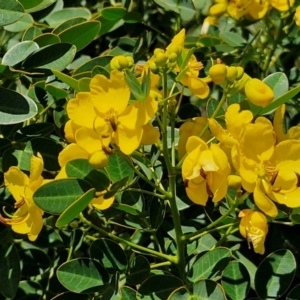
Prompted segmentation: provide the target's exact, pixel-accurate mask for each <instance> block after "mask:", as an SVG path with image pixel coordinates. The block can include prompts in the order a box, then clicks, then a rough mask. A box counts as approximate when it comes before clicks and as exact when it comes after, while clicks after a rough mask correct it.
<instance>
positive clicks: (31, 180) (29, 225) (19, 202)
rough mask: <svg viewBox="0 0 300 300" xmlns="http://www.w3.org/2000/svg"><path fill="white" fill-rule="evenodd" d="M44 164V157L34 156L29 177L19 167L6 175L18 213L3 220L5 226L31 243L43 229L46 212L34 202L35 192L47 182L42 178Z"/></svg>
mask: <svg viewBox="0 0 300 300" xmlns="http://www.w3.org/2000/svg"><path fill="white" fill-rule="evenodd" d="M43 169H44V162H43V159H42V157H41V156H40V155H39V154H38V156H34V155H33V156H32V157H31V159H30V175H29V177H28V176H27V175H26V174H25V173H23V172H22V171H21V170H20V169H19V168H18V167H10V168H9V170H8V171H7V172H5V173H4V183H5V186H6V187H7V189H8V190H9V192H10V193H11V194H12V196H13V197H14V199H15V201H16V203H15V208H17V211H16V212H15V213H14V214H13V215H12V216H10V215H8V214H7V215H8V216H10V217H11V218H3V217H2V216H1V219H0V220H1V221H2V222H3V223H4V224H8V225H11V228H12V230H13V231H15V232H17V233H20V234H27V235H28V238H29V240H30V241H35V240H36V238H37V237H38V235H39V233H40V231H41V230H42V227H43V214H44V211H43V210H42V209H40V208H39V207H38V206H37V205H36V204H35V203H34V201H33V198H32V196H33V194H34V192H35V191H36V190H37V189H38V188H39V187H40V186H41V185H42V184H43V183H45V182H46V181H45V180H44V178H43V177H42V175H41V174H42V171H43Z"/></svg>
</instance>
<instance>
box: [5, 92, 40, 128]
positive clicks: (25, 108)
mask: <svg viewBox="0 0 300 300" xmlns="http://www.w3.org/2000/svg"><path fill="white" fill-rule="evenodd" d="M36 114H37V106H36V104H35V102H34V101H33V100H32V99H30V98H29V97H27V96H23V95H21V94H19V93H17V92H15V91H12V90H8V89H5V88H2V87H0V124H6V125H7V124H16V123H21V122H24V121H26V120H29V119H31V118H32V117H34V116H35V115H36Z"/></svg>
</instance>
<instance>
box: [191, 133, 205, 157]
mask: <svg viewBox="0 0 300 300" xmlns="http://www.w3.org/2000/svg"><path fill="white" fill-rule="evenodd" d="M197 147H200V151H204V150H207V149H208V146H207V144H206V143H205V142H204V141H203V140H202V139H200V138H199V137H197V136H191V137H189V138H188V140H187V143H186V151H187V153H190V152H192V151H194V149H196V148H197Z"/></svg>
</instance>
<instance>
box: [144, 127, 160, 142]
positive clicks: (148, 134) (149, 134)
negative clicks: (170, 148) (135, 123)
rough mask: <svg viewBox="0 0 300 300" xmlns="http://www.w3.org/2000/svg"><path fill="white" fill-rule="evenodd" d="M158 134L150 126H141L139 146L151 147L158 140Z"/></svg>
mask: <svg viewBox="0 0 300 300" xmlns="http://www.w3.org/2000/svg"><path fill="white" fill-rule="evenodd" d="M159 136H160V132H159V131H158V130H157V129H156V128H154V127H153V126H152V125H150V124H146V125H144V126H143V135H142V139H141V145H153V144H155V143H156V142H157V141H158V140H159Z"/></svg>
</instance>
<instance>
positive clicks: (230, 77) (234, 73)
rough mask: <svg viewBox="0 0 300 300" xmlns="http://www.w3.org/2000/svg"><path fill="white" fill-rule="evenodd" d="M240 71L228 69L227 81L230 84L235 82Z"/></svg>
mask: <svg viewBox="0 0 300 300" xmlns="http://www.w3.org/2000/svg"><path fill="white" fill-rule="evenodd" d="M237 74H238V71H237V68H236V67H227V74H226V79H227V80H228V81H229V82H234V81H235V79H236V77H237Z"/></svg>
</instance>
